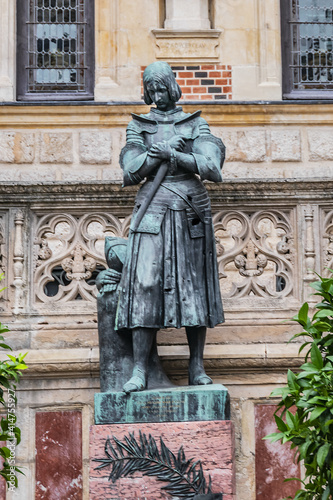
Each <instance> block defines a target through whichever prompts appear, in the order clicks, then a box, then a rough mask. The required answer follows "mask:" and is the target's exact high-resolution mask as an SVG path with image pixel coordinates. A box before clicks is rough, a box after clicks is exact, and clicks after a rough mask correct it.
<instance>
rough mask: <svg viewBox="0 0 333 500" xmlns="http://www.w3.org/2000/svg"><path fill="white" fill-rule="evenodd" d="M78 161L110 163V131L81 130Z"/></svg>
mask: <svg viewBox="0 0 333 500" xmlns="http://www.w3.org/2000/svg"><path fill="white" fill-rule="evenodd" d="M80 161H81V163H89V164H108V163H111V133H110V132H109V131H104V130H98V131H97V130H96V131H91V130H89V131H87V132H81V133H80Z"/></svg>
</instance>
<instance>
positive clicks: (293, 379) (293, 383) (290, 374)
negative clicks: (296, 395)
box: [287, 370, 299, 391]
mask: <svg viewBox="0 0 333 500" xmlns="http://www.w3.org/2000/svg"><path fill="white" fill-rule="evenodd" d="M287 380H288V385H289V387H290V389H292V390H296V391H297V390H298V389H299V385H298V384H297V381H296V380H297V379H296V375H295V374H294V373H293V372H292V371H291V370H288V375H287Z"/></svg>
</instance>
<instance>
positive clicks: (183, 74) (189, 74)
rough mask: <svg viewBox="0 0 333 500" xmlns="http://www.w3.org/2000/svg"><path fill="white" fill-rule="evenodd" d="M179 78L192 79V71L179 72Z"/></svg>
mask: <svg viewBox="0 0 333 500" xmlns="http://www.w3.org/2000/svg"><path fill="white" fill-rule="evenodd" d="M179 76H180V77H181V78H193V76H194V75H193V71H180V72H179Z"/></svg>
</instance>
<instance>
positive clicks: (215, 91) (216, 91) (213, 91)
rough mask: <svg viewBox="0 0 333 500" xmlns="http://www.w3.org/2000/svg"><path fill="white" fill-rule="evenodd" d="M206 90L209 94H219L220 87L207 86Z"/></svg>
mask: <svg viewBox="0 0 333 500" xmlns="http://www.w3.org/2000/svg"><path fill="white" fill-rule="evenodd" d="M208 92H209V93H210V94H221V92H222V88H221V87H208Z"/></svg>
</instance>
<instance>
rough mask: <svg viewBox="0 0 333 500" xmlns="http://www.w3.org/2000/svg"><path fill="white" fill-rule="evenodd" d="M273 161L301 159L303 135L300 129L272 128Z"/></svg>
mask: <svg viewBox="0 0 333 500" xmlns="http://www.w3.org/2000/svg"><path fill="white" fill-rule="evenodd" d="M271 150H272V161H301V159H302V157H301V156H302V155H301V135H300V131H299V130H288V129H284V130H272V132H271Z"/></svg>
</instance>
